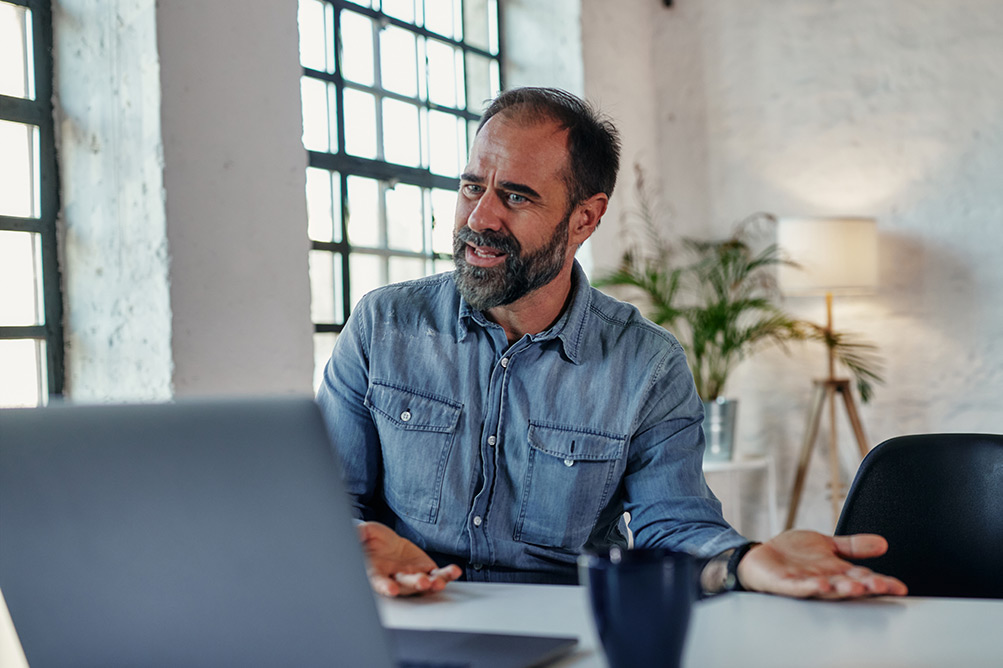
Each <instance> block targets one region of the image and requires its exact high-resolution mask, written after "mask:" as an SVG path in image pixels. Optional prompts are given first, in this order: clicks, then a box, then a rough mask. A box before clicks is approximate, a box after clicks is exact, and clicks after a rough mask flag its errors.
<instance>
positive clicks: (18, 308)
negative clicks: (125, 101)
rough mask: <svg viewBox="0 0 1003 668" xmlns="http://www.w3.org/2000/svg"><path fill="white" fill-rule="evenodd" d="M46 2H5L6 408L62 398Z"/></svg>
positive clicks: (2, 320) (1, 23)
mask: <svg viewBox="0 0 1003 668" xmlns="http://www.w3.org/2000/svg"><path fill="white" fill-rule="evenodd" d="M51 49H52V21H51V9H50V6H49V2H47V1H38V0H12V1H8V0H2V1H0V406H34V405H38V404H43V403H46V401H47V400H48V398H49V397H50V396H52V395H58V394H61V393H62V389H63V387H62V386H63V330H62V300H61V298H60V294H59V270H58V264H57V259H56V210H57V208H58V204H59V203H58V186H57V182H56V153H55V146H54V142H53V127H52V125H53V124H52V55H51Z"/></svg>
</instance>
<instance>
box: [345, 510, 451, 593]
mask: <svg viewBox="0 0 1003 668" xmlns="http://www.w3.org/2000/svg"><path fill="white" fill-rule="evenodd" d="M358 531H359V540H360V541H361V542H362V551H363V552H364V553H365V555H366V570H367V572H368V574H369V584H370V585H371V586H372V588H373V591H375V592H377V593H379V594H383V595H384V596H411V595H414V594H425V593H431V592H437V591H442V589H443V587H445V586H446V584H447V583H449V582H452V581H453V580H456V579H457V578H459V577H460V576H461V575H462V574H463V572H462V571H461V570H460V567H459V566H457V565H456V564H450V565H449V566H445V567H443V568H439V567H438V566H437V565H436V563H435V562H434V561H432V558H431V557H429V556H428V555H427V554H425V552H424V551H423V550H422V549H421V548H420V547H418V546H417V545H415V544H414V543H412V542H411V541H409V540H408V539H406V538H401V537H400V536H398V535H397V533H396V532H395V531H394V530H393V529H391V528H390V527H388V526H386V525H385V524H380V523H379V522H363V523H361V524H359V525H358Z"/></svg>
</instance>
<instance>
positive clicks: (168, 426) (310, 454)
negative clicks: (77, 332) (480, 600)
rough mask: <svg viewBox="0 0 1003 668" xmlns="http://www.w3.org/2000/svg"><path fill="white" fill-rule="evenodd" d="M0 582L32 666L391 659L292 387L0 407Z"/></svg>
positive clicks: (320, 437)
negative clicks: (226, 395) (218, 395)
mask: <svg viewBox="0 0 1003 668" xmlns="http://www.w3.org/2000/svg"><path fill="white" fill-rule="evenodd" d="M0 589H2V591H3V595H4V597H5V598H6V601H7V605H8V607H9V609H10V614H11V618H12V619H13V622H14V625H15V628H16V630H17V632H18V635H19V636H20V640H21V643H22V646H23V648H24V651H25V654H26V656H27V659H28V662H29V663H30V664H31V665H32V666H33V668H42V667H44V666H50V665H94V666H98V665H100V666H138V665H144V666H154V665H162V666H223V665H234V666H236V665H240V666H277V665H288V666H319V665H325V666H339V665H340V666H376V667H380V666H390V665H392V660H391V652H390V648H389V647H388V646H387V644H386V639H385V636H384V633H383V630H382V628H381V627H380V625H379V621H378V617H377V612H376V608H375V604H374V601H373V598H372V593H371V591H370V589H369V585H368V582H367V581H366V578H365V576H364V567H363V562H362V555H361V552H360V548H359V545H358V542H357V541H356V540H355V537H354V527H353V526H351V519H350V517H349V514H348V507H347V503H346V499H345V497H344V491H343V486H342V484H341V480H340V475H339V470H338V466H337V462H336V459H335V457H334V455H333V452H332V450H331V448H330V446H329V444H328V441H327V436H326V432H325V430H324V426H323V423H322V420H321V416H320V414H319V411H318V409H317V407H316V405H315V404H314V402H313V401H312V400H310V399H306V398H303V399H278V400H275V399H272V400H248V399H242V400H233V401H222V400H216V401H210V402H199V403H184V402H179V403H176V404H166V405H132V406H84V407H81V406H54V407H50V408H44V409H27V410H20V409H12V410H3V411H0Z"/></svg>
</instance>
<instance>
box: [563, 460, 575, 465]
mask: <svg viewBox="0 0 1003 668" xmlns="http://www.w3.org/2000/svg"><path fill="white" fill-rule="evenodd" d="M564 465H565V466H574V465H575V460H574V459H565V460H564Z"/></svg>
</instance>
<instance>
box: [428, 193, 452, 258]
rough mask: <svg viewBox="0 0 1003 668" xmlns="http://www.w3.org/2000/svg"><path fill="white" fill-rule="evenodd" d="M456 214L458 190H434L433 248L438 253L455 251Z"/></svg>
mask: <svg viewBox="0 0 1003 668" xmlns="http://www.w3.org/2000/svg"><path fill="white" fill-rule="evenodd" d="M455 214H456V191H455V190H439V189H438V188H437V189H435V190H433V191H432V250H433V251H434V252H436V253H448V254H452V252H453V225H454V224H455V223H454V218H455Z"/></svg>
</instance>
